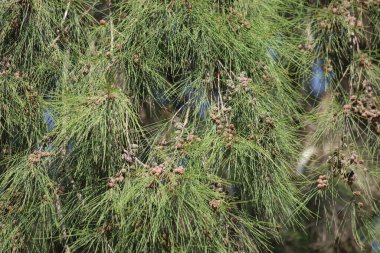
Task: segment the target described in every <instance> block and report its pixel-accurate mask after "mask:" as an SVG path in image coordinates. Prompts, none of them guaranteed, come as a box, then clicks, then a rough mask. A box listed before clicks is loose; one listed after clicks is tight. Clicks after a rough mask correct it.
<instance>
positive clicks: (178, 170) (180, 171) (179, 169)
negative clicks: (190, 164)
mask: <svg viewBox="0 0 380 253" xmlns="http://www.w3.org/2000/svg"><path fill="white" fill-rule="evenodd" d="M174 173H175V174H178V175H183V174H184V173H185V168H184V167H183V166H178V167H177V168H175V169H174Z"/></svg>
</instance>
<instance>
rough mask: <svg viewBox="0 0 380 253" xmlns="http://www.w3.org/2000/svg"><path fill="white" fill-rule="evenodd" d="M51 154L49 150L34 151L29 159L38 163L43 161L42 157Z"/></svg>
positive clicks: (33, 162)
mask: <svg viewBox="0 0 380 253" xmlns="http://www.w3.org/2000/svg"><path fill="white" fill-rule="evenodd" d="M48 156H50V153H49V152H46V151H34V152H33V153H32V154H30V155H29V157H28V161H29V162H30V163H32V164H38V163H40V162H41V160H42V158H44V157H48Z"/></svg>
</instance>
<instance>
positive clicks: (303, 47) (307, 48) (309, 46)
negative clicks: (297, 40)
mask: <svg viewBox="0 0 380 253" xmlns="http://www.w3.org/2000/svg"><path fill="white" fill-rule="evenodd" d="M298 49H299V50H300V51H301V52H303V53H304V52H310V51H311V50H312V49H313V45H312V44H311V43H310V42H308V43H305V44H299V45H298Z"/></svg>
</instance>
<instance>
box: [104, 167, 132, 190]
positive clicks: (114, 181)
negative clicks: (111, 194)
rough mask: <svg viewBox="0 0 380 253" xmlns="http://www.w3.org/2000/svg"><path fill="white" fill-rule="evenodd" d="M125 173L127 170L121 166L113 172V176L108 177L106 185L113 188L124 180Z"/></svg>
mask: <svg viewBox="0 0 380 253" xmlns="http://www.w3.org/2000/svg"><path fill="white" fill-rule="evenodd" d="M126 173H127V170H126V169H125V168H124V167H122V168H121V169H120V171H119V172H117V173H116V174H115V176H113V177H110V178H109V179H108V182H107V187H108V188H109V189H112V188H114V187H115V186H117V185H119V184H121V183H122V182H124V180H125V175H126Z"/></svg>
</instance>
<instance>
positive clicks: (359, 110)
mask: <svg viewBox="0 0 380 253" xmlns="http://www.w3.org/2000/svg"><path fill="white" fill-rule="evenodd" d="M363 89H364V94H362V95H361V96H359V97H358V96H356V95H352V96H351V97H350V100H351V103H350V104H346V105H344V106H343V112H344V113H346V114H348V113H350V112H353V113H355V114H357V115H358V116H359V117H360V118H362V119H363V120H365V121H367V122H368V123H369V124H370V125H371V126H372V127H373V129H374V130H375V132H376V133H378V134H380V110H379V109H378V108H379V105H378V101H377V96H376V95H375V94H374V92H373V90H372V87H371V86H370V85H369V84H368V81H367V80H364V81H363Z"/></svg>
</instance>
